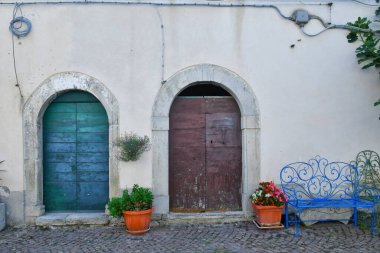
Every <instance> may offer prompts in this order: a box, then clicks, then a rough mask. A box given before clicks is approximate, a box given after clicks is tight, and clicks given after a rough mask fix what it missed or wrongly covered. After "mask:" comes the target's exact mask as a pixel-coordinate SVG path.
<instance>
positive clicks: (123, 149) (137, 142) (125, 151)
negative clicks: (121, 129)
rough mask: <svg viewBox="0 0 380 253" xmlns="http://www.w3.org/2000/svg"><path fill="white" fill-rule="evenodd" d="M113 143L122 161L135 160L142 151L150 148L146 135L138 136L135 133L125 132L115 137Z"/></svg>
mask: <svg viewBox="0 0 380 253" xmlns="http://www.w3.org/2000/svg"><path fill="white" fill-rule="evenodd" d="M115 145H116V146H117V147H118V148H119V154H118V158H119V159H120V160H122V161H125V162H128V161H137V160H138V159H139V158H140V156H141V155H142V153H144V152H145V151H148V150H149V149H150V140H149V137H148V136H146V135H145V136H144V137H141V136H138V135H137V134H136V133H133V132H130V133H125V134H124V135H122V136H121V137H119V138H118V139H117V141H116V142H115Z"/></svg>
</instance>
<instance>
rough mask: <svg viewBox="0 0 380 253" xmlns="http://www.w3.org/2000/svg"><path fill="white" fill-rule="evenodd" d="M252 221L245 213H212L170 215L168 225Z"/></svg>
mask: <svg viewBox="0 0 380 253" xmlns="http://www.w3.org/2000/svg"><path fill="white" fill-rule="evenodd" d="M247 220H252V217H247V216H246V215H244V213H243V212H210V213H173V212H171V213H169V215H168V216H167V223H169V224H192V223H205V224H218V223H233V222H239V221H247Z"/></svg>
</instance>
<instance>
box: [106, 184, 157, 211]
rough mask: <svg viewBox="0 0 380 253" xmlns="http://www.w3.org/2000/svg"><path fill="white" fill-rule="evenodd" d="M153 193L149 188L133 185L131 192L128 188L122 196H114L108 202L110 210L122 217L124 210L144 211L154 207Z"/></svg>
mask: <svg viewBox="0 0 380 253" xmlns="http://www.w3.org/2000/svg"><path fill="white" fill-rule="evenodd" d="M153 199H154V196H153V193H152V191H151V190H150V189H149V188H145V187H141V186H139V185H138V184H135V185H133V188H132V191H131V193H130V194H129V192H128V189H125V190H124V191H123V194H122V196H121V197H115V198H112V199H111V200H110V201H109V202H108V210H109V212H110V214H111V216H113V217H120V216H121V215H122V212H123V211H143V210H148V209H151V208H152V205H153Z"/></svg>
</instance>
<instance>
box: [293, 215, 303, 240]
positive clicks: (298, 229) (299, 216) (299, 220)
mask: <svg viewBox="0 0 380 253" xmlns="http://www.w3.org/2000/svg"><path fill="white" fill-rule="evenodd" d="M296 213H298V219H297V215H296ZM294 216H295V217H294V218H295V222H296V237H298V236H299V235H300V225H301V210H300V209H298V210H297V212H294Z"/></svg>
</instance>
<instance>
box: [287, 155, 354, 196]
mask: <svg viewBox="0 0 380 253" xmlns="http://www.w3.org/2000/svg"><path fill="white" fill-rule="evenodd" d="M280 179H281V183H282V189H283V191H284V193H285V194H286V196H287V197H288V198H289V200H302V199H304V200H305V199H314V200H327V199H356V198H357V196H358V193H357V189H358V170H357V168H356V167H355V166H354V165H352V164H349V163H345V162H329V161H328V160H327V159H325V158H321V157H319V156H317V157H316V158H312V159H310V160H309V161H308V162H296V163H291V164H288V165H286V166H284V167H283V168H282V170H281V173H280Z"/></svg>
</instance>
